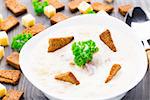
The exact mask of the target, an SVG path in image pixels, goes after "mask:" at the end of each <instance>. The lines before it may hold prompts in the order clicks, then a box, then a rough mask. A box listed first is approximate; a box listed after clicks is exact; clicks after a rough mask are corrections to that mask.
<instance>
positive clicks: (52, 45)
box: [48, 36, 74, 52]
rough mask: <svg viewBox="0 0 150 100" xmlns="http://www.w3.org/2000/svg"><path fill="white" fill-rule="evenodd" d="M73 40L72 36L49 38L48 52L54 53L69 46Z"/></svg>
mask: <svg viewBox="0 0 150 100" xmlns="http://www.w3.org/2000/svg"><path fill="white" fill-rule="evenodd" d="M73 39H74V37H73V36H69V37H60V38H50V39H49V47H48V52H54V51H56V50H58V49H60V48H62V47H64V46H66V45H67V44H69V43H70V42H71V41H72V40H73Z"/></svg>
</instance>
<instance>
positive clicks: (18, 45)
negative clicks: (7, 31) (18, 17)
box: [11, 33, 32, 52]
mask: <svg viewBox="0 0 150 100" xmlns="http://www.w3.org/2000/svg"><path fill="white" fill-rule="evenodd" d="M31 37H32V34H26V33H24V34H17V35H16V36H15V37H13V40H12V43H11V48H12V49H14V50H16V51H18V52H20V50H21V49H22V47H23V45H24V44H25V43H26V42H27V41H28V40H29V39H30V38H31Z"/></svg>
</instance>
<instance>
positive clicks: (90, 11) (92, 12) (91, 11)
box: [87, 10, 96, 14]
mask: <svg viewBox="0 0 150 100" xmlns="http://www.w3.org/2000/svg"><path fill="white" fill-rule="evenodd" d="M87 14H96V12H95V11H93V10H88V11H87Z"/></svg>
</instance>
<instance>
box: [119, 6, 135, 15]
mask: <svg viewBox="0 0 150 100" xmlns="http://www.w3.org/2000/svg"><path fill="white" fill-rule="evenodd" d="M132 7H133V6H132V4H127V5H121V6H119V8H118V11H119V12H120V14H121V15H122V16H125V15H126V13H128V11H129V10H130V9H131V8H132Z"/></svg>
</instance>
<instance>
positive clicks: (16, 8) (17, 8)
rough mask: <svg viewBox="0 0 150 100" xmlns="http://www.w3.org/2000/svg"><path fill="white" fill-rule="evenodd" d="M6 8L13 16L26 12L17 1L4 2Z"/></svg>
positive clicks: (8, 0) (24, 7)
mask: <svg viewBox="0 0 150 100" xmlns="http://www.w3.org/2000/svg"><path fill="white" fill-rule="evenodd" d="M5 5H6V7H7V8H8V9H9V10H10V11H11V12H13V13H14V14H15V16H19V15H21V14H24V13H26V12H27V7H26V6H24V5H23V4H21V3H20V2H19V0H5Z"/></svg>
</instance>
